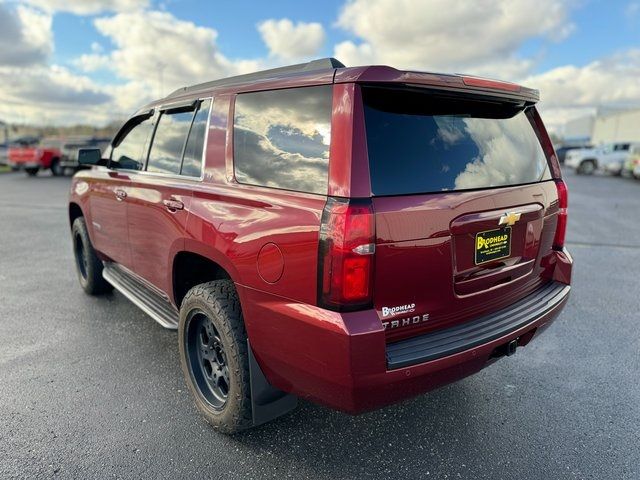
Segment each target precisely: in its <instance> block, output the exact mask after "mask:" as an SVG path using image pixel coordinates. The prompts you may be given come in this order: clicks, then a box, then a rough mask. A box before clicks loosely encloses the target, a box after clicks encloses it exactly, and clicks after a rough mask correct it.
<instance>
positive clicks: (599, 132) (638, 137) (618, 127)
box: [591, 108, 640, 145]
mask: <svg viewBox="0 0 640 480" xmlns="http://www.w3.org/2000/svg"><path fill="white" fill-rule="evenodd" d="M608 142H640V108H638V109H635V110H623V111H617V112H609V113H606V114H604V113H600V112H599V113H598V116H597V117H596V119H595V122H594V123H593V135H592V136H591V143H593V144H594V145H598V144H600V143H608Z"/></svg>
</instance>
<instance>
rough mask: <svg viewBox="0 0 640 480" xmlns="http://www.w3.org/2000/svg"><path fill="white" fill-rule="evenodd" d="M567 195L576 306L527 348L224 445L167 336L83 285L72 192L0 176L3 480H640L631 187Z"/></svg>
mask: <svg viewBox="0 0 640 480" xmlns="http://www.w3.org/2000/svg"><path fill="white" fill-rule="evenodd" d="M566 178H567V182H568V185H569V188H570V218H569V222H570V223H569V248H570V250H571V252H572V254H573V256H574V259H575V267H574V289H573V293H572V297H571V299H570V301H569V304H568V306H567V308H566V309H565V311H564V313H563V314H562V315H561V317H560V318H559V319H558V320H557V321H556V323H555V324H554V325H553V326H552V327H551V328H550V329H549V330H547V332H545V334H544V335H543V336H541V337H540V338H539V339H538V340H537V341H536V342H534V343H532V344H530V345H529V346H527V347H526V348H523V349H521V350H519V351H518V352H517V354H516V355H514V356H513V357H510V358H508V359H503V360H500V361H499V362H498V363H496V364H495V365H493V366H492V367H490V368H488V369H486V370H484V371H483V372H481V373H480V374H478V375H476V376H474V377H471V378H468V379H466V380H464V381H461V382H459V383H456V384H453V385H450V386H447V387H445V388H442V389H440V390H438V391H435V392H433V393H431V394H428V395H426V396H423V397H420V398H417V399H414V400H411V401H408V402H405V403H403V404H400V405H395V406H391V407H388V408H386V409H383V410H380V411H377V412H372V413H368V414H365V415H362V416H359V417H350V416H346V415H343V414H341V413H337V412H333V411H330V410H327V409H325V408H322V407H318V406H315V405H312V404H309V403H305V402H301V405H300V406H299V408H298V409H297V410H296V411H295V412H293V413H292V414H290V415H288V416H286V417H283V418H280V419H278V420H277V421H275V422H274V423H271V424H268V425H264V426H262V427H260V428H258V429H256V430H253V431H250V432H247V433H244V434H241V435H237V436H235V437H228V436H224V435H220V434H217V433H215V432H214V431H213V430H212V429H210V428H209V427H208V425H207V424H206V423H205V422H204V420H202V419H201V417H200V416H199V415H198V413H197V412H196V409H195V407H194V405H193V402H192V400H191V398H190V396H189V393H188V392H187V390H186V386H185V384H184V382H183V379H182V374H181V371H180V367H179V364H178V356H177V340H176V334H175V332H171V331H167V330H164V329H163V328H162V327H160V326H159V325H158V324H156V323H155V322H154V321H153V320H152V319H151V318H149V317H147V316H146V315H145V314H144V313H142V312H141V311H140V310H138V309H137V308H136V307H135V306H133V304H131V303H130V302H129V301H127V300H126V299H125V298H124V297H123V296H122V295H120V294H118V293H115V294H113V295H110V296H107V297H103V298H91V297H88V296H87V295H85V294H84V293H83V292H82V291H81V289H80V287H79V286H78V285H77V280H76V277H75V272H74V269H73V260H72V253H71V246H70V240H69V232H68V224H67V211H66V197H67V188H68V184H69V178H54V177H49V176H44V175H41V176H38V177H37V178H27V177H26V176H25V175H23V174H3V175H0V478H13V477H18V478H51V477H60V478H72V477H73V478H110V477H121V478H160V477H162V478H187V477H189V478H209V477H210V478H215V477H218V478H265V477H266V478H272V477H273V478H275V477H277V478H326V479H341V478H363V477H378V478H510V477H518V478H536V479H538V478H540V479H552V478H594V479H605V478H611V479H637V478H640V382H639V373H640V330H639V325H640V313H639V311H640V182H637V181H633V180H629V179H624V178H611V177H604V176H597V177H578V176H575V175H573V174H572V173H567V174H566Z"/></svg>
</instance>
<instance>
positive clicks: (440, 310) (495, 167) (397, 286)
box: [362, 85, 559, 341]
mask: <svg viewBox="0 0 640 480" xmlns="http://www.w3.org/2000/svg"><path fill="white" fill-rule="evenodd" d="M362 98H363V103H364V116H365V125H366V132H367V149H368V157H369V169H370V178H371V190H372V195H373V210H374V212H375V231H376V253H375V274H374V275H375V276H374V288H373V291H374V306H375V308H376V310H377V311H378V314H379V316H380V319H381V321H382V323H383V325H384V326H385V329H386V334H387V340H388V341H395V340H400V339H403V338H407V337H411V336H415V335H419V334H423V333H425V332H428V331H432V330H437V329H440V328H446V327H450V326H453V325H456V324H459V323H462V322H464V321H467V320H470V319H473V318H476V317H478V316H480V315H483V314H487V313H490V312H492V311H495V310H499V309H500V308H503V307H505V306H507V305H510V304H512V303H514V302H516V301H517V300H519V299H521V298H522V297H524V296H526V295H527V294H529V293H531V292H532V291H533V290H535V289H536V288H538V287H540V286H541V285H542V284H543V283H545V282H547V281H548V280H547V278H546V276H545V269H544V264H545V262H544V257H545V256H546V255H550V254H551V253H552V249H553V244H554V235H555V231H556V224H557V213H558V211H559V208H558V192H557V187H556V183H555V182H554V180H553V179H552V175H551V173H550V168H549V164H548V160H547V157H546V156H545V152H544V150H543V148H542V145H541V142H540V139H539V138H538V136H537V134H536V129H535V128H534V125H535V123H534V110H533V107H532V105H531V104H530V103H526V102H524V101H517V100H511V99H505V98H500V97H497V96H488V95H484V94H483V95H480V94H478V93H470V94H459V93H455V94H454V93H450V92H449V93H447V92H439V91H434V90H431V89H425V88H419V87H415V88H414V87H408V86H403V87H398V88H396V87H388V86H383V87H380V86H366V85H365V86H362Z"/></svg>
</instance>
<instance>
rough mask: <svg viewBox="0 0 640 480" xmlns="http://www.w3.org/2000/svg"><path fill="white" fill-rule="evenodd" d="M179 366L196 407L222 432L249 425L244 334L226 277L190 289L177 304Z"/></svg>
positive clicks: (248, 389) (231, 431)
mask: <svg viewBox="0 0 640 480" xmlns="http://www.w3.org/2000/svg"><path fill="white" fill-rule="evenodd" d="M178 342H179V350H180V364H181V366H182V371H183V373H184V376H185V379H186V382H187V385H188V387H189V390H191V393H192V394H193V396H194V398H195V402H196V406H197V407H198V410H200V413H202V415H203V416H204V417H205V419H206V420H207V422H209V424H211V426H213V428H215V429H216V430H219V431H220V432H223V433H235V432H238V431H241V430H245V429H247V428H249V427H251V426H252V415H251V386H250V379H249V357H248V347H247V334H246V331H245V328H244V321H243V318H242V311H241V310H240V301H239V299H238V294H237V292H236V289H235V287H234V285H233V282H232V281H231V280H216V281H213V282H208V283H203V284H200V285H197V286H195V287H193V288H192V289H191V290H189V292H188V293H187V295H186V296H185V298H184V300H183V302H182V306H181V308H180V324H179V326H178Z"/></svg>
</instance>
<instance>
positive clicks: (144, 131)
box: [111, 118, 153, 170]
mask: <svg viewBox="0 0 640 480" xmlns="http://www.w3.org/2000/svg"><path fill="white" fill-rule="evenodd" d="M152 126H153V123H152V122H151V119H149V118H148V119H146V120H144V121H142V122H141V123H139V124H138V125H136V126H135V127H133V129H132V130H131V131H130V132H129V133H127V135H126V136H125V137H124V138H123V139H122V141H121V142H120V144H119V145H118V146H117V147H114V148H113V150H112V152H111V161H112V162H117V163H116V164H113V163H111V167H114V168H127V169H131V170H142V167H143V166H144V153H145V152H144V147H145V145H146V143H147V138H148V137H149V134H150V133H151V128H152Z"/></svg>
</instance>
